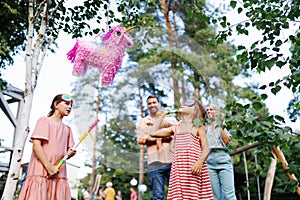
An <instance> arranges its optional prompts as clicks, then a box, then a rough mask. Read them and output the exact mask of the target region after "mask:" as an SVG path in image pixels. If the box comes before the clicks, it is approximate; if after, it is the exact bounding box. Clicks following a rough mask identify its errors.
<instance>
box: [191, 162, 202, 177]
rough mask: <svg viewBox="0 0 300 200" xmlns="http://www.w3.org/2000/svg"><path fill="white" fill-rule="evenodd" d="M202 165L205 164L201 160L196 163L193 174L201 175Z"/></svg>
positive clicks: (193, 166)
mask: <svg viewBox="0 0 300 200" xmlns="http://www.w3.org/2000/svg"><path fill="white" fill-rule="evenodd" d="M202 165H203V162H202V161H201V160H200V159H199V160H198V161H197V162H195V163H194V164H193V165H192V174H194V175H200V174H201V172H202Z"/></svg>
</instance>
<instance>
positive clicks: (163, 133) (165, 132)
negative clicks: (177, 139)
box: [150, 126, 174, 137]
mask: <svg viewBox="0 0 300 200" xmlns="http://www.w3.org/2000/svg"><path fill="white" fill-rule="evenodd" d="M173 133H174V126H171V127H168V128H162V129H159V130H158V131H156V132H154V133H151V134H150V135H151V136H152V137H170V136H171V135H173Z"/></svg>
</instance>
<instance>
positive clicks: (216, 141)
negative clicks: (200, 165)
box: [206, 104, 236, 200]
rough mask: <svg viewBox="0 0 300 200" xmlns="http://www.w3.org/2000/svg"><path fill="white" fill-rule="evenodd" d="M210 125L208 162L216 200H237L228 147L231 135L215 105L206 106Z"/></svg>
mask: <svg viewBox="0 0 300 200" xmlns="http://www.w3.org/2000/svg"><path fill="white" fill-rule="evenodd" d="M206 112H207V116H208V121H209V122H208V124H207V126H206V138H207V142H208V146H209V149H210V153H209V156H208V158H207V160H206V162H207V165H208V171H209V175H210V181H211V186H212V190H213V195H214V199H215V200H236V196H235V188H234V174H233V166H232V161H231V157H230V154H229V152H228V150H227V145H228V144H229V142H230V140H231V135H230V134H229V132H228V131H227V130H223V129H222V128H221V126H220V125H221V123H220V122H221V121H222V119H220V118H221V115H219V110H218V108H217V107H216V106H215V105H212V104H209V105H208V106H206Z"/></svg>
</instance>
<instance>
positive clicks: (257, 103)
mask: <svg viewBox="0 0 300 200" xmlns="http://www.w3.org/2000/svg"><path fill="white" fill-rule="evenodd" d="M262 107H263V105H262V104H261V103H260V102H254V103H253V108H254V109H255V110H259V109H261V108H262Z"/></svg>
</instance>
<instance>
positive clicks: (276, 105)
mask: <svg viewBox="0 0 300 200" xmlns="http://www.w3.org/2000/svg"><path fill="white" fill-rule="evenodd" d="M229 18H231V20H233V21H234V20H235V21H236V20H240V18H236V17H235V15H234V13H232V15H229ZM250 34H252V35H250V36H249V37H245V36H234V38H235V43H236V44H239V43H240V44H245V42H246V41H247V42H248V44H249V45H250V44H251V42H252V41H254V39H255V35H256V34H259V33H258V32H252V33H250ZM252 36H253V37H252ZM85 39H87V40H92V39H93V37H87V38H85ZM57 43H58V45H59V48H58V49H57V50H56V53H55V54H52V53H50V52H49V53H48V56H47V58H46V59H45V63H44V65H43V67H42V70H41V73H40V75H39V78H38V83H37V87H36V89H35V92H34V98H33V105H32V110H31V115H30V123H29V125H30V129H31V130H33V129H34V127H35V123H36V121H37V119H38V118H39V117H41V116H46V115H47V114H48V112H49V110H50V108H49V107H50V104H51V101H52V99H53V97H54V96H55V95H57V94H60V93H71V90H72V86H71V83H72V82H74V81H75V80H76V79H77V77H76V76H73V75H72V67H73V66H72V64H71V63H70V61H69V60H68V59H67V56H66V54H67V52H68V51H69V50H70V49H71V48H72V47H73V45H74V44H75V39H72V38H71V36H68V35H66V34H62V35H61V36H60V37H59V38H58V41H57ZM25 67H26V66H25V61H24V53H22V54H21V55H18V56H16V57H15V65H14V66H10V67H7V70H3V71H2V72H3V78H4V79H5V80H7V81H8V82H9V83H10V84H11V85H13V86H15V87H17V88H20V89H24V83H25ZM287 73H288V70H286V69H284V70H278V69H272V71H267V72H266V73H264V74H261V75H258V74H257V75H255V76H254V78H253V79H251V80H242V79H241V80H236V82H238V83H239V84H241V85H242V84H245V83H247V81H250V82H252V81H255V82H256V81H257V82H260V84H266V83H269V82H270V81H271V80H274V78H279V77H282V76H283V75H284V74H287ZM275 80H276V79H275ZM269 97H270V98H268V99H267V100H266V104H267V106H268V107H269V109H270V112H271V113H273V114H279V115H283V116H286V110H285V109H286V108H287V105H288V100H289V99H290V98H291V97H292V93H291V92H290V91H288V90H284V91H283V92H281V93H279V94H278V95H276V96H274V95H272V94H271V93H270V92H269ZM100 120H101V119H100ZM0 121H1V127H0V138H3V139H4V141H3V142H2V144H3V145H5V146H11V145H12V137H11V136H10V135H7V133H9V134H12V133H13V127H12V125H10V123H9V121H8V120H7V119H6V118H5V117H4V116H3V113H2V112H1V113H0ZM64 122H65V123H66V124H68V125H70V126H71V128H72V129H73V132H74V139H75V141H78V138H79V136H80V135H81V134H82V132H80V131H78V130H77V127H76V125H75V124H74V120H73V114H72V113H71V115H70V116H68V117H66V118H64ZM3 124H6V126H3ZM287 124H288V125H289V126H291V127H293V128H296V129H300V126H299V121H297V122H296V123H292V122H289V121H288V122H287ZM28 138H29V137H28ZM77 151H78V152H77V154H76V156H75V157H73V158H72V159H70V160H69V162H70V163H71V164H74V165H76V166H79V167H80V168H79V172H78V174H79V178H81V177H83V176H84V175H85V174H86V173H87V172H90V169H89V168H86V167H84V162H83V159H82V158H87V159H88V158H89V156H90V154H89V152H88V151H87V149H86V148H85V146H84V145H79V147H78V149H77ZM30 154H31V143H29V142H28V141H27V142H26V145H25V151H24V156H23V159H22V163H24V162H28V161H29V158H30ZM0 159H1V158H0Z"/></svg>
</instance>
